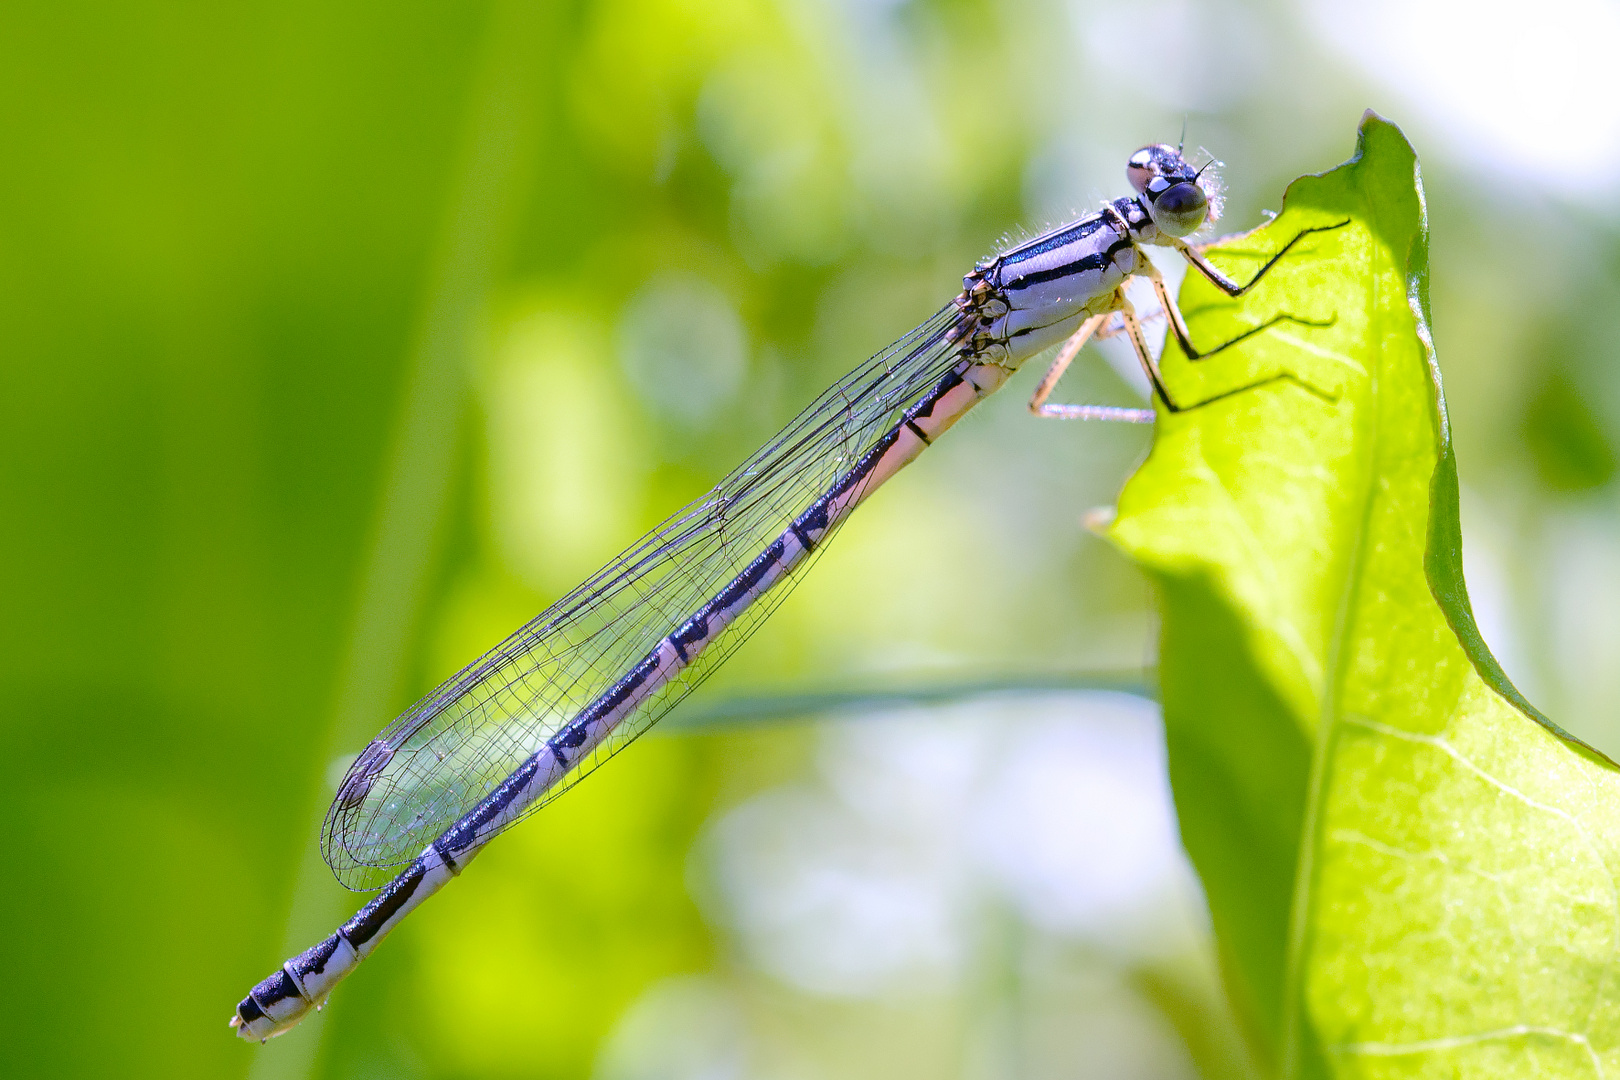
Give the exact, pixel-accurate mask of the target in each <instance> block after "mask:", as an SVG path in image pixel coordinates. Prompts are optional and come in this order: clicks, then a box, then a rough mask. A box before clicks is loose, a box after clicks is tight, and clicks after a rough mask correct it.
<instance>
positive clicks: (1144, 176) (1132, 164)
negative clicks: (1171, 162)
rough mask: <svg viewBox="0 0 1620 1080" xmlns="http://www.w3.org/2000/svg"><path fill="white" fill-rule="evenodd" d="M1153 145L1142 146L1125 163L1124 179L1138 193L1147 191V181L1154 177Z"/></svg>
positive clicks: (1142, 193)
mask: <svg viewBox="0 0 1620 1080" xmlns="http://www.w3.org/2000/svg"><path fill="white" fill-rule="evenodd" d="M1154 175H1155V173H1154V168H1153V147H1151V146H1144V147H1142V149H1140V150H1138V151H1137V152H1136V153H1134V154H1132V155H1131V160H1130V161H1128V162H1126V163H1125V179H1127V180H1129V181H1130V182H1131V187H1133V188H1135V189H1136V193H1137V194H1138V195H1145V194H1146V193H1147V186H1148V181H1149V180H1152V179H1153V177H1154Z"/></svg>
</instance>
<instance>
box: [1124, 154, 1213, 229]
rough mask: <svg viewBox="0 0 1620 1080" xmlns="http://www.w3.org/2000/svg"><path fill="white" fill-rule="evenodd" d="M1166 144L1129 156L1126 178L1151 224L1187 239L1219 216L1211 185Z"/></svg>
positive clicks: (1211, 180)
mask: <svg viewBox="0 0 1620 1080" xmlns="http://www.w3.org/2000/svg"><path fill="white" fill-rule="evenodd" d="M1203 172H1204V170H1202V169H1194V168H1193V167H1192V166H1191V165H1190V164H1188V162H1187V159H1186V158H1184V157H1182V156H1181V151H1180V150H1178V149H1176V148H1175V147H1174V146H1170V145H1169V144H1167V143H1159V144H1157V145H1155V146H1144V147H1142V149H1140V150H1138V151H1137V152H1136V153H1134V154H1132V155H1131V160H1130V161H1129V162H1128V163H1127V164H1126V166H1125V176H1126V178H1127V179H1129V180H1130V182H1131V187H1133V188H1135V189H1136V193H1137V194H1138V195H1140V196H1142V201H1143V202H1144V203H1145V204H1146V205H1147V211H1148V213H1149V214H1150V215H1151V216H1152V218H1153V224H1155V225H1157V226H1158V227H1159V231H1160V232H1162V233H1165V234H1167V235H1169V236H1177V237H1180V236H1190V235H1191V234H1193V233H1195V232H1197V231H1198V230H1199V229H1200V228H1201V227H1202V226H1203V224H1204V222H1206V221H1213V220H1214V219H1215V217H1216V216H1217V215H1218V214H1219V212H1220V211H1219V202H1218V200H1217V199H1216V198H1215V197H1214V192H1213V191H1212V190H1211V189H1210V188H1209V187H1208V186H1207V185H1209V184H1212V183H1213V177H1211V178H1209V179H1208V180H1206V179H1205V177H1204V175H1203Z"/></svg>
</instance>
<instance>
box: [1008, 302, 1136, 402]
mask: <svg viewBox="0 0 1620 1080" xmlns="http://www.w3.org/2000/svg"><path fill="white" fill-rule="evenodd" d="M1107 319H1108V315H1107V314H1106V313H1105V314H1102V315H1093V316H1092V317H1091V318H1089V319H1087V320H1085V321H1084V322H1082V323H1081V324H1080V325H1079V327H1077V328H1076V329H1075V331H1074V333H1073V334H1071V335H1070V336H1069V340H1068V341H1065V342H1064V343H1063V348H1062V349H1060V350H1059V351H1058V354H1057V359H1056V360H1053V361H1052V366H1051V367H1050V368H1048V369H1047V371H1046V375H1045V377H1044V378H1042V379H1041V384H1040V385H1039V386H1037V387H1036V388H1035V393H1034V395H1033V396H1031V397H1030V399H1029V411H1030V412H1032V413H1034V414H1035V415H1036V416H1044V417H1048V418H1050V419H1056V420H1118V421H1123V422H1125V423H1130V424H1151V423H1152V422H1153V410H1152V409H1127V408H1122V407H1120V406H1117V405H1048V404H1047V402H1046V399H1047V398H1048V397H1050V396H1051V394H1052V389H1053V388H1054V387H1056V386H1057V384H1058V380H1059V379H1061V378H1063V373H1064V372H1065V371H1067V370H1068V369H1069V365H1070V364H1072V363H1074V358H1075V357H1076V356H1078V355H1079V354H1080V350H1081V348H1083V347H1084V346H1085V344H1086V342H1087V341H1088V340H1090V338H1091V336H1092V334H1094V333H1096V331H1097V328H1098V327H1099V326H1101V325H1102V324H1103V323H1104V322H1106V321H1107ZM1115 332H1116V333H1117V332H1118V331H1115Z"/></svg>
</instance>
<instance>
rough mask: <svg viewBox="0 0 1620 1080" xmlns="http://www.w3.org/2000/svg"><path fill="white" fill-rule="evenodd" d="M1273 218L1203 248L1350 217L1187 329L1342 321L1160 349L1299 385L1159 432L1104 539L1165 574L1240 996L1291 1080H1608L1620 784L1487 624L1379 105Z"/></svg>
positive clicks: (1613, 1041) (1413, 221) (1204, 837)
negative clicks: (1502, 655) (1536, 697)
mask: <svg viewBox="0 0 1620 1080" xmlns="http://www.w3.org/2000/svg"><path fill="white" fill-rule="evenodd" d="M1286 207H1287V208H1286V210H1285V212H1284V213H1283V214H1282V215H1281V217H1279V218H1278V219H1277V220H1276V221H1275V222H1274V223H1273V224H1271V225H1268V226H1267V227H1265V228H1264V229H1261V230H1259V231H1257V232H1256V233H1254V234H1251V235H1249V236H1247V237H1243V238H1240V239H1237V240H1234V241H1232V242H1229V243H1226V244H1223V245H1221V247H1220V248H1218V249H1217V254H1216V260H1217V261H1218V262H1220V263H1221V264H1222V265H1223V266H1225V267H1228V268H1229V269H1230V270H1232V271H1233V272H1234V273H1235V274H1236V275H1237V276H1238V277H1239V278H1240V279H1244V278H1247V277H1248V276H1250V275H1251V274H1252V272H1253V270H1254V268H1256V267H1257V266H1258V265H1259V262H1258V260H1260V259H1262V258H1264V257H1266V256H1267V255H1268V254H1269V253H1270V252H1274V251H1276V250H1277V249H1278V248H1279V247H1281V246H1282V245H1283V244H1284V243H1286V242H1287V241H1288V240H1289V239H1291V238H1292V237H1293V236H1294V235H1296V234H1297V233H1298V232H1299V231H1300V230H1301V229H1303V228H1308V227H1311V226H1318V225H1325V224H1330V223H1333V222H1339V221H1348V222H1349V224H1348V225H1346V226H1345V227H1343V228H1340V229H1338V230H1336V231H1332V232H1325V233H1318V234H1315V235H1313V236H1310V237H1307V238H1306V239H1305V240H1304V241H1302V242H1301V243H1300V245H1299V246H1298V247H1296V248H1295V249H1294V253H1293V254H1291V255H1290V256H1289V257H1287V258H1285V259H1284V260H1283V261H1282V262H1280V263H1279V264H1278V265H1277V266H1276V267H1275V269H1274V270H1273V271H1272V273H1271V274H1270V276H1269V277H1268V278H1267V279H1266V281H1265V282H1264V283H1263V284H1262V285H1261V286H1260V287H1259V288H1257V289H1256V290H1254V292H1253V293H1251V294H1249V296H1247V297H1246V298H1244V299H1243V300H1240V301H1230V300H1227V299H1225V298H1224V297H1222V296H1219V295H1218V294H1216V293H1215V292H1214V290H1212V289H1211V288H1210V287H1209V286H1208V285H1207V284H1206V283H1205V282H1203V281H1201V280H1196V275H1189V278H1188V284H1187V286H1186V288H1185V289H1184V291H1183V297H1184V299H1183V306H1184V309H1185V310H1186V311H1187V313H1188V315H1189V317H1190V323H1191V329H1192V333H1193V336H1194V338H1195V339H1196V340H1198V341H1201V342H1216V341H1221V340H1226V339H1229V338H1231V337H1232V336H1233V335H1234V334H1235V333H1236V332H1238V331H1240V330H1241V329H1243V328H1247V327H1252V326H1255V325H1258V324H1260V323H1261V322H1263V321H1265V320H1266V319H1268V318H1270V317H1271V316H1272V315H1274V314H1275V313H1278V312H1286V313H1288V314H1290V315H1293V316H1296V317H1299V318H1304V319H1309V320H1312V321H1316V322H1324V323H1330V324H1331V325H1328V326H1325V327H1311V326H1304V325H1300V324H1293V323H1283V324H1280V325H1278V326H1276V327H1273V328H1272V329H1270V330H1267V331H1266V332H1264V333H1262V334H1259V335H1257V336H1256V337H1254V338H1253V339H1252V340H1250V341H1248V342H1245V343H1244V345H1242V346H1240V347H1238V348H1236V349H1233V350H1232V351H1230V352H1227V353H1223V354H1220V355H1219V356H1217V357H1215V358H1213V359H1211V360H1209V361H1206V362H1204V363H1202V364H1200V365H1198V366H1197V368H1196V369H1194V368H1192V367H1190V366H1189V365H1188V364H1187V363H1186V361H1185V360H1184V359H1181V358H1180V357H1172V358H1171V360H1170V362H1169V364H1168V368H1167V379H1168V381H1169V382H1170V384H1171V387H1172V390H1173V392H1175V393H1177V394H1178V395H1179V396H1180V397H1181V399H1182V400H1183V401H1184V402H1186V401H1197V400H1204V399H1207V398H1209V397H1211V396H1212V395H1214V394H1216V393H1219V392H1220V391H1222V390H1227V389H1232V388H1234V387H1241V386H1244V385H1247V384H1251V383H1253V382H1254V381H1255V380H1257V379H1263V378H1266V377H1269V376H1271V375H1275V374H1277V373H1280V372H1289V373H1291V374H1292V376H1293V377H1294V378H1295V379H1297V380H1298V381H1297V382H1291V381H1273V382H1270V383H1268V384H1266V385H1264V386H1261V387H1258V388H1256V389H1254V390H1252V391H1249V392H1244V393H1238V394H1236V395H1234V396H1231V397H1228V398H1225V399H1223V400H1221V401H1219V402H1217V403H1215V404H1212V405H1209V406H1208V407H1204V408H1199V409H1194V410H1192V411H1190V412H1186V413H1182V414H1180V415H1164V416H1161V418H1160V426H1159V428H1158V432H1157V437H1156V440H1155V443H1154V447H1153V450H1152V453H1151V455H1150V456H1149V458H1148V461H1147V462H1146V464H1145V465H1144V466H1143V468H1142V469H1141V471H1140V472H1139V473H1138V474H1137V475H1136V477H1135V478H1134V479H1133V480H1132V481H1131V483H1130V484H1129V486H1128V487H1127V488H1126V489H1125V491H1124V493H1123V495H1122V497H1121V500H1120V513H1119V517H1118V520H1117V522H1116V524H1115V525H1114V528H1113V531H1112V536H1113V538H1114V539H1115V541H1116V542H1117V543H1118V544H1119V545H1120V546H1121V547H1123V548H1124V549H1125V550H1126V551H1127V552H1129V553H1130V554H1131V555H1133V556H1134V557H1135V558H1136V559H1138V560H1139V561H1140V562H1141V563H1142V564H1143V565H1144V566H1145V567H1146V568H1147V569H1148V570H1149V572H1150V573H1151V574H1152V575H1153V576H1154V577H1155V578H1156V579H1157V581H1158V583H1159V584H1160V586H1161V587H1162V593H1163V605H1164V630H1163V646H1162V650H1161V669H1160V683H1161V689H1162V695H1163V700H1164V706H1165V724H1166V729H1167V734H1168V738H1169V747H1170V768H1171V776H1172V782H1173V784H1174V788H1175V794H1176V800H1177V805H1178V809H1179V811H1180V815H1181V822H1182V829H1183V836H1184V839H1185V842H1186V845H1187V848H1188V850H1189V852H1190V853H1191V855H1192V858H1193V861H1194V862H1195V863H1196V865H1197V866H1198V869H1199V871H1200V873H1201V874H1202V875H1203V879H1204V883H1205V887H1206V889H1207V890H1208V894H1209V899H1210V904H1211V908H1212V911H1213V916H1214V921H1215V927H1216V930H1217V932H1218V934H1219V937H1220V942H1221V948H1222V954H1223V961H1224V963H1225V965H1226V972H1227V977H1228V982H1229V985H1230V987H1231V988H1232V990H1233V993H1234V997H1235V998H1236V1000H1237V1004H1238V1006H1239V1008H1240V1009H1241V1010H1242V1011H1243V1012H1245V1013H1246V1014H1247V1017H1248V1020H1249V1023H1250V1026H1251V1031H1252V1033H1253V1034H1254V1035H1255V1036H1256V1038H1255V1042H1256V1045H1257V1048H1258V1050H1259V1051H1260V1052H1261V1054H1262V1055H1263V1056H1264V1057H1268V1058H1270V1059H1271V1060H1272V1062H1273V1068H1274V1069H1278V1070H1279V1071H1280V1072H1282V1073H1283V1074H1284V1075H1287V1076H1298V1075H1312V1076H1317V1075H1355V1076H1385V1075H1401V1076H1411V1075H1425V1076H1427V1075H1435V1076H1439V1075H1445V1076H1459V1075H1492V1076H1503V1075H1512V1076H1518V1075H1530V1074H1532V1073H1534V1074H1535V1075H1560V1076H1562V1075H1581V1076H1589V1075H1592V1074H1593V1073H1597V1074H1600V1075H1601V1074H1602V1073H1603V1072H1604V1071H1605V1070H1606V1069H1607V1070H1612V1069H1614V1068H1615V1067H1616V1066H1617V1065H1620V1026H1617V1022H1620V981H1617V980H1616V969H1615V965H1614V953H1615V943H1616V925H1617V918H1620V902H1617V895H1616V880H1615V874H1614V871H1613V869H1612V867H1613V865H1614V864H1615V863H1616V861H1617V859H1620V775H1617V771H1616V769H1615V767H1614V766H1613V764H1612V763H1610V762H1609V761H1608V760H1606V759H1605V758H1603V757H1601V756H1600V755H1599V754H1597V753H1596V752H1594V751H1592V750H1590V749H1588V748H1587V747H1585V746H1584V745H1582V744H1580V743H1578V742H1576V741H1575V740H1574V739H1572V738H1570V737H1569V736H1567V735H1565V734H1564V733H1562V732H1561V731H1559V730H1558V729H1557V728H1556V727H1554V726H1553V725H1552V724H1551V723H1550V722H1549V721H1547V720H1546V719H1545V718H1544V717H1542V716H1541V714H1540V713H1538V712H1536V710H1535V709H1533V708H1532V707H1531V706H1530V705H1529V704H1528V703H1527V702H1526V701H1525V700H1524V699H1523V697H1522V696H1521V695H1519V693H1518V692H1517V691H1516V690H1515V689H1514V688H1513V686H1512V685H1511V684H1510V683H1509V682H1508V680H1507V678H1506V676H1505V675H1504V674H1503V673H1502V671H1501V669H1500V667H1499V666H1498V665H1497V663H1496V661H1495V660H1494V658H1493V657H1492V656H1491V654H1490V652H1489V651H1488V649H1487V648H1486V646H1485V643H1484V641H1483V640H1482V639H1481V638H1480V635H1479V631H1478V629H1477V628H1476V627H1475V625H1474V619H1473V615H1472V612H1471V610H1470V607H1469V603H1468V597H1467V593H1466V590H1465V588H1464V583H1463V579H1462V571H1461V564H1462V559H1461V533H1460V526H1459V523H1458V514H1457V475H1456V464H1455V460H1454V458H1453V456H1452V449H1451V445H1450V437H1449V429H1448V425H1447V420H1446V414H1445V406H1444V399H1443V397H1442V396H1441V390H1440V381H1439V371H1438V368H1437V367H1436V365H1435V362H1434V354H1433V352H1432V349H1431V347H1430V339H1429V332H1428V300H1427V281H1426V275H1427V259H1428V250H1427V243H1428V241H1427V226H1426V220H1425V215H1424V206H1423V195H1422V190H1421V187H1420V185H1419V183H1418V173H1417V168H1416V159H1415V156H1414V154H1413V152H1412V149H1411V147H1410V146H1409V145H1408V144H1407V143H1406V141H1405V139H1404V137H1403V136H1402V135H1401V133H1400V132H1399V131H1398V130H1397V129H1396V128H1395V127H1393V126H1392V125H1390V124H1388V123H1386V122H1384V121H1382V120H1380V119H1378V118H1377V117H1375V116H1373V115H1371V114H1369V115H1368V116H1367V118H1366V119H1365V120H1364V122H1363V125H1362V129H1361V139H1360V142H1359V144H1358V149H1357V154H1356V156H1355V157H1354V158H1352V159H1351V161H1349V162H1348V163H1346V164H1345V165H1343V166H1341V167H1340V168H1338V169H1335V170H1333V171H1332V172H1329V173H1326V174H1324V175H1321V176H1316V177H1305V178H1302V179H1300V180H1298V181H1296V182H1295V183H1294V184H1293V185H1292V186H1291V187H1290V189H1289V192H1288V198H1287V202H1286ZM1305 386H1309V387H1312V388H1314V389H1315V390H1316V391H1317V392H1318V393H1316V394H1313V393H1307V392H1304V390H1303V387H1305ZM1318 394H1325V395H1326V396H1325V397H1323V396H1318Z"/></svg>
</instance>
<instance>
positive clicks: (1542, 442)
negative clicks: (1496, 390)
mask: <svg viewBox="0 0 1620 1080" xmlns="http://www.w3.org/2000/svg"><path fill="white" fill-rule="evenodd" d="M1521 424H1522V430H1523V433H1524V441H1525V443H1526V444H1527V445H1528V446H1529V448H1530V456H1531V459H1532V460H1533V461H1534V462H1535V463H1536V471H1537V472H1538V473H1539V474H1540V476H1541V479H1542V482H1543V483H1545V484H1546V485H1547V486H1548V487H1550V488H1552V489H1553V490H1555V491H1590V490H1591V489H1593V488H1599V487H1602V486H1603V485H1604V484H1607V483H1608V482H1609V481H1610V480H1611V479H1612V478H1613V477H1614V469H1615V455H1614V447H1612V446H1610V445H1609V439H1608V436H1607V435H1606V434H1605V433H1604V430H1603V424H1602V422H1601V421H1599V419H1598V417H1597V415H1596V414H1595V413H1594V412H1593V411H1592V406H1591V404H1590V403H1589V402H1588V401H1587V400H1586V397H1585V396H1584V395H1583V394H1582V393H1581V391H1580V389H1579V387H1577V386H1576V384H1575V383H1574V382H1573V381H1572V380H1571V379H1570V378H1569V376H1568V375H1567V374H1565V373H1564V372H1562V371H1558V370H1554V371H1553V372H1551V373H1549V374H1548V375H1547V376H1546V377H1545V378H1544V379H1543V380H1542V382H1541V385H1539V386H1537V387H1536V389H1535V390H1534V391H1533V392H1532V393H1531V394H1530V396H1529V398H1528V399H1527V400H1526V401H1525V407H1524V417H1523V420H1522V421H1521Z"/></svg>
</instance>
